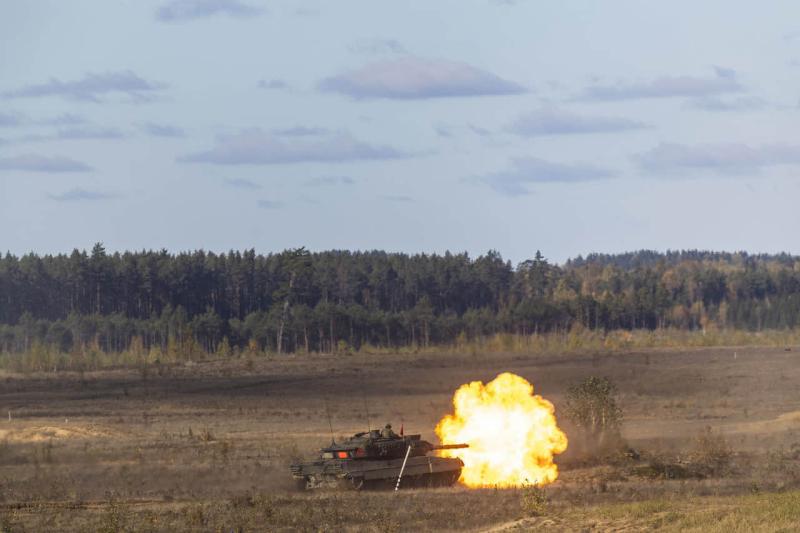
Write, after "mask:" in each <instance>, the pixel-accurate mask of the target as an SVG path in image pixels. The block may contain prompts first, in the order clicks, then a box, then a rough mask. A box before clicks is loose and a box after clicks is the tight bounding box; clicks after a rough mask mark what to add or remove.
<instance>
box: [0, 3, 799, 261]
mask: <svg viewBox="0 0 800 533" xmlns="http://www.w3.org/2000/svg"><path fill="white" fill-rule="evenodd" d="M798 15H800V6H798V5H797V3H796V2H791V1H775V2H769V3H756V2H745V1H731V0H725V1H722V0H707V1H704V2H697V1H691V2H690V1H682V0H673V1H671V2H663V1H658V2H656V1H643V0H616V1H614V2H600V1H585V0H583V1H572V0H560V1H559V2H540V1H534V0H407V1H404V2H385V1H375V0H362V1H351V0H337V1H336V2H331V1H325V0H270V1H264V0H153V1H145V0H119V1H115V2H108V1H106V0H95V1H89V0H75V1H71V2H64V1H63V0H52V1H44V0H7V1H4V2H2V4H0V250H2V251H9V252H11V253H13V254H17V255H20V254H25V253H28V252H36V253H39V254H50V253H69V252H70V251H71V250H72V249H73V248H79V249H84V248H88V249H90V248H91V247H92V245H93V244H94V243H95V242H102V243H103V244H104V245H105V247H106V249H107V250H110V251H124V250H142V249H162V248H165V249H167V250H170V251H173V252H180V251H185V250H195V249H204V250H210V251H215V252H225V251H228V250H231V249H239V250H243V249H250V248H254V249H255V250H256V251H257V252H261V253H269V252H278V251H281V250H283V249H286V248H294V247H300V246H305V247H307V248H309V249H311V250H329V249H350V250H372V249H381V250H387V251H397V252H409V253H416V252H425V253H443V252H445V251H447V250H449V251H452V252H463V251H466V252H468V253H469V254H470V255H472V256H477V255H479V254H483V253H486V252H487V251H489V250H496V251H498V252H500V253H501V254H502V256H503V257H504V258H506V259H509V260H511V261H512V262H514V263H516V262H519V261H522V260H525V259H527V258H529V257H532V256H533V255H534V253H535V252H536V250H541V251H542V253H543V254H544V256H545V257H547V258H548V259H550V260H552V261H555V262H563V261H565V260H566V259H568V258H570V257H576V256H578V255H586V254H589V253H593V252H601V253H615V252H623V251H629V250H638V249H655V250H662V251H663V250H667V249H673V250H675V249H711V250H726V251H736V250H745V251H749V252H779V251H786V252H790V253H795V254H797V253H800V232H798V231H796V230H797V228H798V226H799V224H798V223H799V222H800V209H798V208H797V200H798V198H800V179H798V176H797V172H798V170H800V139H798V134H799V133H800V121H798V118H800V114H799V111H800V110H798V101H799V100H800V23H798V20H800V18H799V17H798Z"/></svg>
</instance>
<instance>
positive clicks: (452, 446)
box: [433, 444, 469, 450]
mask: <svg viewBox="0 0 800 533" xmlns="http://www.w3.org/2000/svg"><path fill="white" fill-rule="evenodd" d="M462 448H469V444H439V445H438V446H434V447H433V449H434V450H460V449H462Z"/></svg>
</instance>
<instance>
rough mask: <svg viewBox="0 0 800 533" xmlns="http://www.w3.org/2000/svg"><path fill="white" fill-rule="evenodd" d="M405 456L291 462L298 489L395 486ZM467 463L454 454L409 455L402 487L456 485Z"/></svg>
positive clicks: (358, 488)
mask: <svg viewBox="0 0 800 533" xmlns="http://www.w3.org/2000/svg"><path fill="white" fill-rule="evenodd" d="M402 466H403V459H387V460H378V459H345V460H323V461H315V462H313V463H298V464H293V465H292V466H291V470H292V477H294V479H295V481H296V483H297V487H298V489H301V490H309V489H317V488H323V487H330V488H348V489H355V490H360V489H381V488H394V486H395V484H396V483H397V477H398V476H399V475H400V470H401V468H402ZM463 466H464V463H463V462H461V459H458V458H450V457H431V456H420V457H409V458H408V461H407V462H406V466H405V469H404V470H403V478H402V480H401V482H400V487H401V488H409V487H431V486H450V485H453V484H454V483H455V482H456V481H458V478H459V477H460V476H461V468H462V467H463Z"/></svg>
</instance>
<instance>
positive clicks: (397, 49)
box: [348, 39, 406, 55]
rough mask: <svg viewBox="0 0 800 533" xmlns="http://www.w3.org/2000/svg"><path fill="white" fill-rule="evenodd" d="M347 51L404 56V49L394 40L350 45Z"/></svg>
mask: <svg viewBox="0 0 800 533" xmlns="http://www.w3.org/2000/svg"><path fill="white" fill-rule="evenodd" d="M348 48H349V50H350V51H351V52H353V53H356V54H369V55H377V54H405V53H406V48H405V47H404V46H403V44H402V43H401V42H400V41H398V40H396V39H368V40H363V41H358V42H355V43H353V44H351V45H350V46H349V47H348Z"/></svg>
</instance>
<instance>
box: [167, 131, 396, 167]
mask: <svg viewBox="0 0 800 533" xmlns="http://www.w3.org/2000/svg"><path fill="white" fill-rule="evenodd" d="M400 157H405V154H403V153H401V152H399V151H397V150H395V149H394V148H391V147H389V146H382V145H373V144H368V143H366V142H362V141H359V140H357V139H355V138H353V137H352V136H351V135H350V134H349V133H346V132H332V133H329V134H327V135H323V136H317V135H314V136H308V137H303V136H301V137H293V138H288V139H287V138H285V137H280V136H276V135H274V134H272V133H268V132H265V131H262V130H260V129H250V130H244V131H242V132H240V133H237V134H236V135H224V136H220V137H218V138H217V143H216V146H214V147H213V148H211V149H210V150H205V151H202V152H197V153H194V154H189V155H187V156H184V157H181V158H179V159H178V161H179V162H185V163H213V164H216V165H272V164H281V163H305V162H329V163H333V162H342V161H356V160H368V159H396V158H400Z"/></svg>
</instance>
